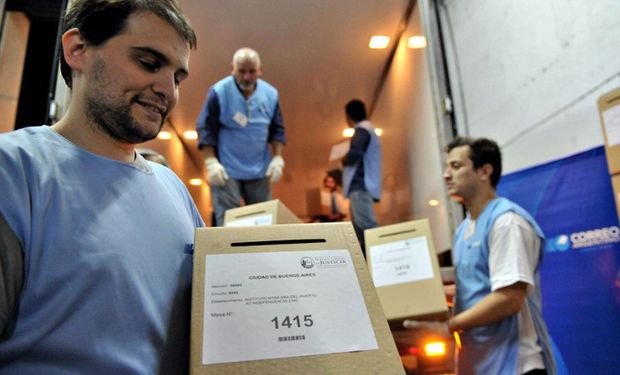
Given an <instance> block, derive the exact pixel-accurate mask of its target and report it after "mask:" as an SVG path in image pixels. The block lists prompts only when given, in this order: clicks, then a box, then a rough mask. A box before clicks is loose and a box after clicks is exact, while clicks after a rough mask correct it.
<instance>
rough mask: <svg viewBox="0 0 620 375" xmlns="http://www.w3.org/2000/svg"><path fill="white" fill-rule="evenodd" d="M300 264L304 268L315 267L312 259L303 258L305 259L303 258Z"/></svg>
mask: <svg viewBox="0 0 620 375" xmlns="http://www.w3.org/2000/svg"><path fill="white" fill-rule="evenodd" d="M300 263H301V266H302V267H303V268H312V267H314V261H313V260H312V258H310V257H303V258H301V261H300Z"/></svg>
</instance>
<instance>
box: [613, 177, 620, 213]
mask: <svg viewBox="0 0 620 375" xmlns="http://www.w3.org/2000/svg"><path fill="white" fill-rule="evenodd" d="M611 185H612V186H613V188H614V197H615V198H616V210H617V211H618V219H619V220H620V174H617V175H614V176H611Z"/></svg>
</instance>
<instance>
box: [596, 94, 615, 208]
mask: <svg viewBox="0 0 620 375" xmlns="http://www.w3.org/2000/svg"><path fill="white" fill-rule="evenodd" d="M598 110H599V115H600V119H601V126H602V128H603V137H604V138H605V154H606V155H607V166H608V167H609V174H610V178H611V181H612V185H613V188H614V196H615V198H616V208H617V210H618V217H619V218H620V88H619V89H616V90H613V91H611V92H609V93H607V94H605V95H603V96H601V97H600V98H599V100H598Z"/></svg>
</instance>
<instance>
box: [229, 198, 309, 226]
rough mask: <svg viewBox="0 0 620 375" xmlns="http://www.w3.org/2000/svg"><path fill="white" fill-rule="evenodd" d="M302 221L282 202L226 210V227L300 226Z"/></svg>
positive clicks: (274, 200)
mask: <svg viewBox="0 0 620 375" xmlns="http://www.w3.org/2000/svg"><path fill="white" fill-rule="evenodd" d="M301 222H302V221H301V220H300V219H299V218H298V217H297V216H296V215H295V214H294V213H293V212H292V211H291V210H289V209H288V207H286V206H285V205H284V204H282V202H280V200H278V199H273V200H270V201H267V202H262V203H255V204H249V205H247V206H243V207H238V208H233V209H230V210H226V212H225V213H224V226H225V227H241V226H255V225H273V224H299V223H301Z"/></svg>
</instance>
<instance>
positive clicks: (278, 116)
mask: <svg viewBox="0 0 620 375" xmlns="http://www.w3.org/2000/svg"><path fill="white" fill-rule="evenodd" d="M268 141H269V142H271V141H278V142H280V143H282V144H286V134H284V120H283V118H282V111H281V110H280V102H278V103H276V109H275V111H274V114H273V118H272V119H271V124H269V139H268Z"/></svg>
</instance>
